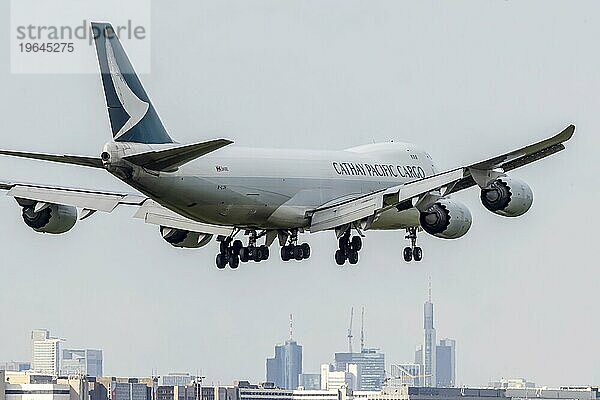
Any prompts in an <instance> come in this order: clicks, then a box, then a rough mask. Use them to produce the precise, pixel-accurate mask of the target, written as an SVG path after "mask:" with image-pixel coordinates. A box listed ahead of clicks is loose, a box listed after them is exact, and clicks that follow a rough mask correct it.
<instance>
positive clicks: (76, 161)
mask: <svg viewBox="0 0 600 400" xmlns="http://www.w3.org/2000/svg"><path fill="white" fill-rule="evenodd" d="M0 155H4V156H12V157H21V158H30V159H33V160H42V161H52V162H57V163H62V164H72V165H81V166H84V167H91V168H104V166H103V165H102V160H101V159H100V158H98V157H84V156H69V155H59V154H42V153H28V152H23V151H9V150H0Z"/></svg>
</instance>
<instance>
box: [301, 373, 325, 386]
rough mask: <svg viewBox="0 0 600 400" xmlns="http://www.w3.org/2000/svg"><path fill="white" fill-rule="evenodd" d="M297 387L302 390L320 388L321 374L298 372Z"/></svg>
mask: <svg viewBox="0 0 600 400" xmlns="http://www.w3.org/2000/svg"><path fill="white" fill-rule="evenodd" d="M298 388H302V389H304V390H320V389H321V374H300V376H299V377H298Z"/></svg>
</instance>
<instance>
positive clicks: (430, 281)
mask: <svg viewBox="0 0 600 400" xmlns="http://www.w3.org/2000/svg"><path fill="white" fill-rule="evenodd" d="M429 302H430V303H431V275H429Z"/></svg>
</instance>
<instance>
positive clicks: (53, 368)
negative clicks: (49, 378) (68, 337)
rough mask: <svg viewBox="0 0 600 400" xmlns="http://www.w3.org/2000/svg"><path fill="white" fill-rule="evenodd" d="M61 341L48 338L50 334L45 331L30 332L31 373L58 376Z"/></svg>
mask: <svg viewBox="0 0 600 400" xmlns="http://www.w3.org/2000/svg"><path fill="white" fill-rule="evenodd" d="M61 341H62V340H61V339H58V338H53V337H50V332H49V331H48V330H46V329H36V330H34V331H32V332H31V361H32V366H31V368H32V370H33V371H35V372H38V373H42V374H49V375H58V372H59V368H60V342H61Z"/></svg>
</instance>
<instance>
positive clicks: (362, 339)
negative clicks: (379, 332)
mask: <svg viewBox="0 0 600 400" xmlns="http://www.w3.org/2000/svg"><path fill="white" fill-rule="evenodd" d="M364 351H365V307H364V306H363V308H362V312H361V316H360V352H361V353H364Z"/></svg>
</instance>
